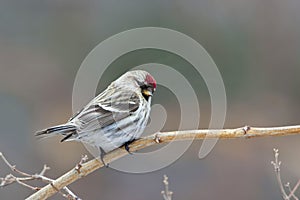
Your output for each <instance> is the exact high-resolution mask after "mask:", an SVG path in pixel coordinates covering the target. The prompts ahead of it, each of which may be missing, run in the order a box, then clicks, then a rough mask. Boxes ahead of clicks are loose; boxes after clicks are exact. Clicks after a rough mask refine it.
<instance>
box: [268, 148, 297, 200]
mask: <svg viewBox="0 0 300 200" xmlns="http://www.w3.org/2000/svg"><path fill="white" fill-rule="evenodd" d="M273 151H274V156H275V161H272V162H271V163H272V165H273V166H274V170H275V174H276V179H277V182H278V185H279V187H280V191H281V195H282V198H283V199H284V200H290V199H291V198H294V199H295V200H299V199H298V197H297V196H296V195H295V192H296V190H297V189H298V187H299V186H300V180H298V182H297V184H296V185H295V187H294V188H293V190H292V189H291V186H290V183H289V182H287V183H286V184H285V185H283V183H282V180H281V174H280V165H281V161H279V159H278V157H279V150H278V149H273ZM284 187H286V188H287V190H288V192H289V194H287V193H286V191H285V189H284Z"/></svg>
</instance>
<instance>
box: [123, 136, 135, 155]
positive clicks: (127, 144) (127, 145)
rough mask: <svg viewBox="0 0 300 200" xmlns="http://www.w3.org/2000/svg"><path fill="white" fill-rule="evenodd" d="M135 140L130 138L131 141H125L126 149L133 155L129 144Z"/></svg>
mask: <svg viewBox="0 0 300 200" xmlns="http://www.w3.org/2000/svg"><path fill="white" fill-rule="evenodd" d="M134 141H135V139H133V140H130V141H128V142H125V143H124V148H125V150H126V151H127V152H128V153H129V154H131V155H132V152H131V151H130V148H129V145H130V144H131V143H132V142H134Z"/></svg>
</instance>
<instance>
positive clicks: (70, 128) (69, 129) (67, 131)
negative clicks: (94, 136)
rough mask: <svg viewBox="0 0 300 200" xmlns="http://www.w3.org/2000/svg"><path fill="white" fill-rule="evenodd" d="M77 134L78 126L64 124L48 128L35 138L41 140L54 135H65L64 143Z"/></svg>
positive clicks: (39, 132) (38, 132) (36, 134)
mask: <svg viewBox="0 0 300 200" xmlns="http://www.w3.org/2000/svg"><path fill="white" fill-rule="evenodd" d="M75 133H76V126H75V125H71V124H62V125H58V126H53V127H50V128H46V129H44V130H40V131H37V132H36V133H35V136H37V137H39V138H47V137H51V136H54V135H63V136H65V137H64V138H63V139H62V141H64V140H66V139H68V138H70V137H71V136H72V135H73V134H75Z"/></svg>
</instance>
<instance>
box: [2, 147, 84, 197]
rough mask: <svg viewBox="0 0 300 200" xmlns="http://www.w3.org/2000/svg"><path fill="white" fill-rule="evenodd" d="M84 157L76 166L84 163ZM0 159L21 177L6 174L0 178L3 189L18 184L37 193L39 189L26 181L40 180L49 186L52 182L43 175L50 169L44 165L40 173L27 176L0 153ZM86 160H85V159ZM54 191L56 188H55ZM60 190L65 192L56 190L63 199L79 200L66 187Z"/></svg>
mask: <svg viewBox="0 0 300 200" xmlns="http://www.w3.org/2000/svg"><path fill="white" fill-rule="evenodd" d="M84 158H85V157H83V158H82V159H81V161H80V163H79V164H78V165H80V164H81V163H82V162H84V160H83V159H84ZM0 159H2V160H3V161H4V163H5V164H6V165H7V166H8V167H9V168H10V169H11V170H12V171H13V172H15V173H17V174H19V175H21V176H22V177H17V176H14V175H13V174H8V175H6V176H5V177H4V178H0V187H5V186H8V185H10V184H13V183H18V184H20V185H22V186H24V187H26V188H29V189H31V190H34V191H39V190H40V189H41V188H39V187H35V186H32V185H29V184H27V183H25V182H28V181H32V180H41V181H43V182H45V183H49V184H52V182H53V181H54V180H52V179H50V178H48V177H46V176H45V173H46V171H47V170H49V169H50V168H49V167H48V166H47V165H44V167H43V169H42V171H41V172H40V173H38V174H32V175H31V174H28V173H26V172H23V171H21V170H19V169H17V168H16V166H15V165H12V164H11V163H10V162H9V161H8V160H7V159H6V158H5V156H4V155H3V154H2V153H1V152H0ZM85 159H86V158H85ZM55 189H56V188H55ZM61 189H62V190H64V191H65V193H64V192H62V191H61V190H59V189H56V191H57V192H59V193H60V194H61V195H62V196H63V197H65V198H67V199H72V200H80V199H79V198H78V197H77V196H76V195H75V194H74V193H73V192H72V191H71V190H69V188H67V187H63V188H61Z"/></svg>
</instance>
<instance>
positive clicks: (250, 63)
mask: <svg viewBox="0 0 300 200" xmlns="http://www.w3.org/2000/svg"><path fill="white" fill-rule="evenodd" d="M299 8H300V2H299V1H295V0H287V1H280V0H266V1H259V0H254V1H253V0H222V1H216V0H213V1H212V0H209V1H208V0H204V1H192V0H187V1H169V0H153V1H146V0H145V1H141V0H139V1H137V0H123V1H115V0H112V1H96V0H95V1H35V0H29V1H9V0H7V1H3V0H2V1H0V69H1V73H0V111H1V112H0V127H1V129H0V151H1V152H3V153H4V154H5V155H6V156H7V157H8V159H9V160H11V161H12V162H13V163H15V164H17V166H18V167H19V168H21V169H23V170H26V171H28V172H31V173H35V172H37V171H39V170H40V169H41V168H42V166H43V164H48V165H49V166H50V167H51V168H52V170H51V171H49V173H48V175H49V176H50V177H53V178H55V177H58V176H60V175H61V174H62V173H64V172H66V171H67V170H68V169H70V168H71V167H73V166H74V165H75V163H76V162H77V161H78V160H79V159H80V157H81V155H83V154H87V152H86V150H85V149H84V147H83V146H82V145H81V144H79V143H63V144H61V143H60V142H59V138H51V139H49V140H47V141H37V140H36V139H35V138H34V136H33V133H34V132H35V131H36V130H38V129H41V128H45V127H47V126H51V125H55V124H59V123H63V122H65V121H66V120H67V119H68V118H69V117H70V116H71V114H72V87H73V82H74V79H75V75H76V71H77V69H78V68H79V66H80V64H81V62H82V61H83V59H84V58H85V56H86V55H87V54H88V53H89V52H90V51H91V50H92V49H93V48H94V47H95V46H96V45H97V44H98V43H100V42H101V41H103V40H104V39H106V38H108V37H110V36H112V35H114V34H116V33H119V32H121V31H125V30H127V29H131V28H137V27H144V26H158V27H165V28H170V29H174V30H177V31H180V32H183V33H185V34H187V35H189V36H190V37H192V38H194V39H195V40H197V41H198V42H199V43H200V44H202V45H203V46H204V47H205V49H206V50H207V51H208V52H209V53H210V55H211V56H212V58H213V59H214V61H215V62H216V64H217V66H218V67H219V70H220V72H221V74H222V77H223V79H224V84H225V87H226V91H227V97H228V112H227V120H226V124H225V127H227V128H231V127H239V126H243V125H245V124H248V125H253V126H275V125H291V124H298V123H299V111H300V107H299V99H300V92H299V88H298V87H299V84H300V79H299V78H298V75H299V73H300V67H299V64H300V59H299V56H300V42H299V41H300V40H299V35H300V26H299V23H300V13H299ZM147 62H158V63H162V64H166V65H169V66H172V67H174V68H175V69H177V70H178V71H180V72H181V73H182V74H183V75H185V76H186V77H187V78H188V79H189V80H190V81H191V84H192V85H193V86H194V87H195V88H197V90H196V91H198V93H197V95H198V98H199V100H200V103H199V107H200V109H201V121H200V128H206V127H207V126H208V122H209V119H210V97H209V94H208V92H207V88H206V86H205V83H204V82H203V79H202V78H201V76H200V75H197V74H195V71H194V70H193V69H192V68H191V66H190V65H189V64H188V63H187V62H186V61H185V60H183V59H182V58H180V57H178V56H176V55H174V54H171V53H167V52H163V51H158V50H143V51H136V52H132V53H129V54H127V55H124V56H122V57H120V58H119V59H118V60H116V61H115V62H114V63H113V64H112V65H111V66H110V67H109V68H108V69H107V70H106V72H105V76H104V77H103V78H102V79H101V81H100V82H99V86H98V88H99V91H102V90H103V89H104V88H105V87H106V86H107V85H108V84H109V83H110V82H111V81H112V80H114V79H115V78H117V77H118V76H119V75H121V74H122V73H123V72H125V71H127V70H128V69H130V68H131V67H134V66H137V65H140V64H143V63H147ZM183 89H184V86H183ZM154 101H155V102H154V103H159V104H162V105H164V106H165V108H166V110H167V111H168V116H169V117H168V121H167V123H166V125H165V127H164V130H176V129H177V127H178V121H179V116H180V111H178V102H177V101H176V100H175V99H174V95H172V94H171V93H170V91H168V89H167V88H164V87H159V88H158V91H157V93H156V96H155V100H154ZM298 139H299V137H298V136H290V137H281V138H259V139H251V140H223V141H219V143H218V144H217V146H216V147H215V148H214V150H213V152H211V154H209V156H208V157H206V158H205V159H203V160H199V159H198V156H197V155H198V151H199V147H200V144H201V142H199V141H196V142H194V144H193V145H192V146H191V148H190V149H189V150H188V151H187V152H186V153H185V154H184V156H182V157H181V158H180V159H179V160H177V161H176V162H175V163H174V164H172V165H170V166H169V167H167V168H164V169H162V170H160V171H157V172H153V173H148V174H142V175H133V174H126V173H121V172H117V171H115V170H111V169H101V170H98V171H96V172H94V173H93V174H92V175H90V176H88V177H85V178H84V179H82V180H80V181H77V182H76V183H74V184H72V185H71V186H70V187H71V189H72V190H73V191H75V193H77V194H78V195H79V196H80V197H81V198H83V199H100V198H101V199H121V198H122V199H149V200H150V199H162V197H161V194H160V191H161V190H162V188H163V184H162V178H163V174H167V175H168V176H169V180H170V188H171V189H172V190H173V191H174V199H191V200H193V199H194V200H198V199H224V200H225V199H244V200H248V199H249V200H250V199H251V200H252V199H280V192H279V188H278V186H277V183H276V179H275V176H274V173H273V168H272V166H271V164H270V161H271V160H272V159H273V152H272V149H273V148H274V147H278V148H279V149H280V152H281V160H282V161H283V165H282V175H283V177H284V180H286V181H290V182H291V183H294V182H296V181H297V179H298V177H299V176H300V170H299V166H300V163H299V156H298V153H299V152H300V147H299V142H298ZM8 172H9V171H8V169H7V168H6V166H5V165H4V164H3V163H2V162H0V175H1V176H4V175H5V174H6V173H8ZM31 193H32V191H30V190H28V189H26V188H23V187H21V186H18V185H11V186H9V187H6V188H4V189H1V190H0V199H24V198H25V197H26V196H28V195H30V194H31ZM52 199H62V198H61V197H60V196H59V195H56V196H54V197H53V198H52Z"/></svg>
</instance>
